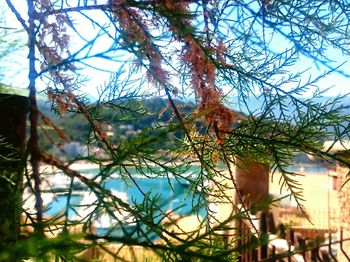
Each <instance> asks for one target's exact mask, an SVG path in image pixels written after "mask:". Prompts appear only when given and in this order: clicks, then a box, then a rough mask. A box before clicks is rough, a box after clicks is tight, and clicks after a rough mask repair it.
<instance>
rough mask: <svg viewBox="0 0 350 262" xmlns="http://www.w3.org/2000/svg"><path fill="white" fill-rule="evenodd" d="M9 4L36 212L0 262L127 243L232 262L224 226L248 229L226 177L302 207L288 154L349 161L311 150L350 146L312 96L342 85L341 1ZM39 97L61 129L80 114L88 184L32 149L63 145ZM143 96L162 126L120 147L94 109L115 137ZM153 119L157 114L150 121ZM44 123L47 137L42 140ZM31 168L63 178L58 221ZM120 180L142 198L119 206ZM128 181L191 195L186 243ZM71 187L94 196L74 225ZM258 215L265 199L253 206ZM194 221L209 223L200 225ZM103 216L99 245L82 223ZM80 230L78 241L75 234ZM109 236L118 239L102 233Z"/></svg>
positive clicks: (137, 113)
mask: <svg viewBox="0 0 350 262" xmlns="http://www.w3.org/2000/svg"><path fill="white" fill-rule="evenodd" d="M6 3H7V5H8V8H9V9H10V10H11V12H12V14H13V15H14V16H15V17H16V18H17V20H18V22H19V23H20V25H21V26H22V28H23V30H25V32H26V36H27V40H28V41H27V42H28V45H27V50H28V57H27V64H28V70H29V76H28V82H29V86H28V89H29V100H30V113H29V122H30V125H29V134H28V135H29V139H28V142H27V148H26V149H27V153H28V160H29V164H28V169H27V172H26V174H25V175H26V179H27V181H28V183H27V185H26V186H27V187H28V190H29V191H30V192H31V194H33V195H34V196H35V211H34V212H32V211H28V210H26V209H24V210H23V212H22V214H23V215H22V217H23V221H24V222H23V230H22V233H21V234H22V236H25V238H24V237H23V238H22V239H21V240H19V241H17V242H15V243H1V245H2V249H4V247H6V250H4V251H2V253H1V255H0V260H1V259H3V260H6V259H7V258H9V257H11V256H12V254H17V255H18V256H20V257H22V258H29V257H37V258H40V259H43V260H45V259H46V260H49V259H52V258H55V259H57V260H59V259H61V260H62V261H66V260H70V259H73V260H74V259H78V258H82V254H81V253H82V252H83V251H86V250H90V251H91V252H92V251H96V249H95V248H96V247H99V249H98V250H99V251H98V252H102V251H103V252H104V253H105V254H109V255H110V256H112V257H114V258H115V259H120V260H122V259H124V258H125V257H124V255H125V254H123V251H122V250H123V248H124V246H127V247H133V248H135V247H143V248H144V249H143V250H144V252H146V251H147V250H151V251H152V252H153V254H154V255H155V256H157V257H159V258H160V259H162V260H164V261H179V260H184V261H187V260H189V261H192V260H193V261H211V260H220V261H221V260H222V261H226V260H227V261H232V260H234V258H235V257H236V255H237V251H238V250H240V248H242V247H239V246H237V243H238V242H237V239H238V238H239V236H238V235H235V234H236V233H235V230H232V227H233V226H234V225H235V224H234V221H236V220H237V219H240V218H242V217H244V218H247V219H248V220H249V216H250V213H251V212H250V210H249V207H248V206H245V205H244V204H245V203H243V202H244V198H243V196H242V195H241V194H240V190H239V188H238V185H237V183H236V179H235V167H237V166H238V167H239V166H240V162H241V161H243V162H244V161H251V160H253V161H255V162H259V163H262V164H264V165H269V166H270V170H271V173H272V174H274V175H275V176H279V178H280V180H281V187H286V188H288V190H289V191H290V193H291V196H292V197H293V198H294V199H295V200H296V201H297V203H298V205H299V208H300V209H303V202H302V188H300V186H299V184H298V178H297V176H298V174H296V173H295V172H291V171H289V170H288V169H287V168H286V167H287V166H288V165H289V164H291V163H292V161H293V156H294V154H295V153H298V152H304V153H307V154H311V155H314V156H318V157H321V158H323V159H325V160H326V161H329V160H337V161H340V162H342V164H343V165H346V166H348V165H349V163H348V160H347V159H345V158H342V157H341V156H339V155H333V154H331V153H330V150H329V149H327V148H323V144H322V141H323V140H324V139H326V138H327V139H333V140H334V141H343V140H344V139H348V136H349V130H350V127H349V116H348V115H346V114H345V113H344V112H345V111H344V110H345V109H347V106H346V105H345V104H343V102H344V99H345V97H343V96H337V97H335V98H331V99H328V100H327V101H326V102H324V100H322V99H321V97H322V96H323V95H324V91H322V90H320V89H318V88H317V85H318V83H319V81H321V80H322V79H323V78H325V77H327V75H329V74H332V73H337V74H340V75H344V76H346V73H345V72H343V71H342V70H343V67H341V65H342V61H339V63H338V62H334V61H333V59H332V58H333V57H332V55H331V54H332V53H334V52H338V53H339V54H341V55H342V56H343V57H347V56H348V55H349V50H350V49H349V43H350V42H349V33H348V26H349V18H350V9H349V8H348V4H347V3H346V1H322V2H319V1H305V0H295V1H240V0H238V1H219V0H217V1H215V0H214V1H207V0H203V1H191V0H185V1H177V0H159V1H152V0H151V1H147V0H145V1H143V0H140V1H134V0H97V1H88V0H84V1H81V0H76V1H63V0H62V1H60V0H55V1H53V0H27V1H25V3H26V8H25V9H26V11H25V12H22V11H21V10H23V6H19V5H20V4H19V3H18V2H17V1H12V0H6ZM22 5H23V3H22ZM339 57H340V56H339ZM310 60H311V61H312V63H313V65H314V66H318V67H320V68H322V69H324V70H325V71H324V73H321V74H319V75H316V76H312V75H311V74H309V73H308V71H305V70H304V69H301V70H299V69H298V67H301V66H300V65H301V64H302V63H303V62H304V61H310ZM86 72H88V73H89V75H86ZM91 72H93V73H91ZM106 73H110V78H109V81H108V82H107V83H100V84H99V85H98V88H97V93H98V98H96V99H91V97H89V96H88V95H87V94H86V93H87V92H93V90H92V89H93V88H94V87H93V86H84V85H85V84H86V85H88V84H89V83H90V82H88V81H86V79H85V78H90V79H94V77H97V76H98V75H102V74H106ZM43 86H44V87H45V88H43ZM38 92H41V93H45V94H46V97H47V101H49V103H50V105H51V106H52V110H53V111H55V112H56V113H57V114H58V115H59V116H60V117H62V118H65V117H70V116H71V115H72V114H73V115H80V116H83V117H84V119H85V121H86V123H88V126H89V135H88V136H87V137H86V141H87V145H88V151H89V152H90V154H89V155H88V157H84V160H85V161H89V162H91V163H95V164H96V163H97V164H98V165H99V170H98V175H97V176H96V177H93V178H91V177H89V176H86V175H84V174H83V173H80V172H79V171H78V170H76V169H74V168H72V165H71V164H72V162H75V160H81V158H79V157H78V158H77V159H75V160H73V161H72V162H69V163H67V162H65V161H62V160H61V159H60V158H58V157H56V156H54V155H52V154H48V153H47V152H45V151H44V150H43V149H42V148H41V146H40V139H42V136H47V137H49V139H50V141H52V143H53V144H54V145H56V146H57V147H58V148H59V145H60V144H61V142H62V143H63V142H65V141H68V140H69V137H67V136H66V135H65V134H64V132H63V131H62V130H61V129H60V128H59V127H58V126H56V125H55V123H53V122H52V121H51V120H50V119H49V118H48V117H47V116H45V115H44V114H43V113H42V112H40V110H39V108H38V102H37V97H38ZM233 95H234V96H237V97H238V100H237V101H236V102H232V101H233V100H232V96H233ZM154 96H162V97H165V98H166V99H167V101H168V105H167V108H170V109H171V110H172V116H171V117H170V118H169V119H167V121H158V122H156V123H154V124H153V125H152V126H150V127H149V128H146V129H145V130H142V131H141V132H140V133H136V132H135V133H134V134H132V135H131V136H130V137H128V138H126V139H121V140H119V141H118V142H115V141H114V140H112V139H111V138H110V136H109V135H108V132H107V131H108V130H107V129H108V128H107V127H108V126H109V123H108V122H107V121H106V119H104V115H103V113H102V112H103V110H105V109H108V110H110V111H111V110H112V111H113V112H115V116H116V122H117V123H119V125H115V126H113V128H115V129H118V128H121V127H122V125H123V124H124V123H125V121H132V120H133V119H142V118H143V117H146V116H147V115H148V114H150V112H147V111H146V110H145V108H143V107H142V105H141V103H140V99H143V98H150V97H154ZM188 97H193V99H194V101H195V104H196V108H195V110H193V111H191V112H190V113H188V111H186V110H183V108H182V107H181V106H179V102H178V99H180V100H181V99H182V100H183V99H186V98H188ZM253 98H258V100H259V101H260V102H261V103H260V105H259V106H258V108H251V105H250V101H251V100H252V99H253ZM240 111H243V112H244V114H242V113H240ZM164 112H165V110H164V111H162V112H158V116H159V119H160V118H161V115H162V114H163V113H164ZM44 125H45V126H46V127H47V126H49V127H50V128H51V129H52V130H54V131H55V134H51V133H48V132H46V130H45V128H43V126H44ZM175 134H177V135H175ZM178 134H180V135H178ZM96 147H98V148H100V149H101V150H102V151H103V154H101V155H100V156H99V157H97V156H96V155H94V154H93V150H94V149H95V148H96ZM43 164H46V165H50V166H54V167H56V168H57V170H60V172H62V173H64V176H65V177H67V178H69V179H71V186H70V187H69V188H68V191H67V195H68V196H67V203H66V205H65V206H66V207H65V212H63V213H61V214H60V215H58V216H55V217H51V218H49V217H47V216H46V215H45V212H46V211H47V210H46V209H45V205H44V200H45V199H44V198H43V195H44V193H45V192H44V187H45V185H44V182H43V181H45V179H46V178H47V175H46V174H45V172H43V170H42V169H41V165H43ZM193 166H196V167H197V168H196V170H195V171H192V169H191V168H192V167H193ZM243 166H244V165H243ZM189 173H190V174H191V175H188V174H189ZM116 174H117V175H118V176H119V177H121V178H122V179H123V181H124V183H125V184H126V185H132V186H134V187H136V189H137V191H138V194H141V195H142V200H141V201H140V200H137V199H135V198H132V197H133V196H130V199H129V201H125V199H123V197H121V195H118V194H115V193H113V190H110V188H108V187H106V184H107V182H106V181H109V180H110V179H112V178H113V175H116ZM138 175H141V176H143V177H147V179H148V180H149V181H152V179H155V178H154V176H155V177H158V178H159V177H160V178H164V179H166V178H167V181H168V183H169V186H170V188H171V189H172V190H174V191H175V188H174V186H175V185H178V184H181V183H182V184H189V185H190V186H189V188H188V191H187V193H186V196H187V198H189V199H191V202H192V207H191V212H190V213H189V214H188V215H191V214H193V215H194V216H195V217H198V219H197V220H198V223H197V224H198V227H197V228H196V229H195V230H194V231H191V232H188V231H187V230H186V229H184V228H182V227H181V226H180V225H181V217H178V216H176V215H175V213H176V212H175V211H173V210H167V209H166V207H167V205H166V204H165V202H167V200H164V198H165V196H164V195H163V196H160V195H155V194H152V192H145V191H144V190H143V188H142V185H140V184H139V183H138V180H137V179H136V178H137V176H138ZM75 181H79V183H81V184H82V185H83V186H84V188H85V190H86V191H88V192H89V194H90V195H91V196H92V198H93V201H92V202H90V203H89V207H85V209H87V210H89V212H88V214H87V215H86V216H85V217H80V218H79V219H72V216H71V215H70V214H71V213H72V212H74V210H75V209H78V207H77V206H76V205H75V204H74V203H73V202H72V201H73V200H72V199H73V193H74V189H73V185H74V182H75ZM174 183H175V184H174ZM198 192H199V193H198ZM130 200H132V201H130ZM269 204H270V202H269V200H266V201H265V202H264V203H263V204H262V205H261V207H260V206H259V207H254V208H258V209H259V208H260V209H265V208H266V207H267V206H268V205H269ZM218 206H225V207H230V208H229V210H228V215H227V216H224V217H220V214H218V213H216V212H215V209H216V208H217V207H218ZM81 208H83V207H80V209H81ZM201 210H204V214H205V215H203V216H201V215H200V214H202V213H201V212H202V211H201ZM255 211H256V210H255ZM117 213H119V214H124V217H123V218H122V219H121V218H120V216H118V215H117ZM104 214H108V215H109V217H110V218H112V219H113V221H114V222H113V225H112V226H111V228H110V231H108V232H107V233H106V234H104V233H100V232H96V230H95V229H96V228H95V227H94V225H95V224H96V223H95V222H96V221H97V220H98V219H99V218H101V217H102V216H103V215H104ZM197 220H196V221H197ZM250 222H251V224H252V227H253V228H254V224H253V223H252V221H250ZM131 225H133V226H134V228H133V229H132V230H131V231H130V227H129V226H131ZM77 228H79V234H77V233H74V230H77ZM80 229H81V230H80ZM117 229H121V230H122V234H121V235H116V234H114V231H113V230H117ZM225 232H226V233H225ZM227 232H228V233H227ZM257 233H259V232H257ZM225 234H226V235H225ZM227 234H229V236H227ZM222 239H226V241H227V243H226V244H223V242H222ZM258 239H259V240H260V242H259V241H258V242H257V243H256V244H257V245H259V243H262V242H263V241H264V239H266V238H265V236H262V235H260V234H258ZM111 243H114V244H115V245H114V247H115V246H116V245H117V246H118V245H119V246H118V249H113V247H112V246H111V245H109V244H111ZM133 250H135V249H133ZM95 253H96V252H95ZM145 254H146V253H145ZM95 255H96V254H95ZM100 255H101V254H100ZM136 256H137V254H136V253H135V254H134V257H131V258H130V260H135V259H136V258H137V257H136Z"/></svg>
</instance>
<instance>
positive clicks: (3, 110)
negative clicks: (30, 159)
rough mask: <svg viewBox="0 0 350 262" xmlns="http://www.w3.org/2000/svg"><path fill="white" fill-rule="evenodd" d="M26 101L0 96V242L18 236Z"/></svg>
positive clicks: (14, 238)
mask: <svg viewBox="0 0 350 262" xmlns="http://www.w3.org/2000/svg"><path fill="white" fill-rule="evenodd" d="M27 111H28V99H27V98H26V97H24V96H19V95H9V94H0V243H1V245H0V246H2V245H4V246H6V245H8V244H10V243H11V242H14V241H16V239H17V238H18V236H19V229H20V228H19V226H20V214H21V206H22V190H21V189H22V179H23V168H24V164H25V157H24V145H25V133H26V127H25V126H26V116H27Z"/></svg>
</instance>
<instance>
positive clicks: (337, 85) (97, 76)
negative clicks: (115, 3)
mask: <svg viewBox="0 0 350 262" xmlns="http://www.w3.org/2000/svg"><path fill="white" fill-rule="evenodd" d="M13 2H14V4H15V5H16V7H17V8H18V9H19V10H20V12H21V14H23V15H24V16H26V6H25V5H23V3H25V1H13ZM3 4H5V3H2V4H0V5H3ZM96 17H97V18H101V19H102V16H98V15H96ZM6 19H7V22H8V23H9V24H11V27H15V28H20V25H19V24H18V22H17V21H16V19H15V17H14V15H13V14H12V13H11V12H9V11H6ZM76 26H77V28H78V29H79V32H80V33H81V34H82V35H83V36H84V37H85V38H87V39H89V38H90V39H93V38H94V37H95V34H96V33H97V31H96V30H95V29H94V28H93V27H92V26H91V25H87V24H86V23H85V24H81V23H79V18H77V20H76ZM16 37H18V34H16ZM23 38H24V40H23V41H24V43H25V34H24V33H23ZM73 42H74V45H73V46H74V47H76V49H78V48H79V47H80V46H81V45H82V44H83V42H82V41H81V40H79V39H73ZM109 45H110V42H109V40H108V39H107V38H101V39H99V40H98V41H97V42H96V44H95V45H94V50H95V52H100V51H102V50H105V49H107V48H108V47H109ZM278 48H279V47H278V46H276V49H278ZM281 48H283V45H281ZM26 52H27V50H26V49H25V48H24V49H23V50H21V51H19V52H16V53H15V54H12V55H11V57H10V58H8V59H7V60H6V61H7V63H6V65H5V67H6V68H7V69H8V70H9V71H8V72H10V73H9V74H8V75H9V77H7V79H5V80H4V82H5V83H7V84H11V85H13V86H18V87H25V86H27V83H28V80H27V71H26V68H27V60H26V56H27V53H26ZM329 56H330V57H332V59H333V60H334V61H335V63H334V66H336V65H338V64H341V63H343V62H345V64H344V65H343V66H342V67H341V70H343V71H344V72H345V74H349V75H350V64H349V62H347V58H346V57H344V56H342V55H341V54H340V53H339V52H336V51H335V50H330V51H329ZM126 57H127V56H125V57H124V58H123V57H120V59H121V60H123V59H125V58H126ZM86 63H87V64H90V65H92V66H96V67H100V68H103V69H105V70H106V71H97V70H94V69H92V68H87V67H84V66H83V65H79V68H80V72H81V73H82V75H83V76H84V78H85V79H86V82H85V84H84V87H83V88H82V89H83V91H84V92H87V93H90V94H91V95H93V96H96V95H97V91H96V90H97V88H98V87H99V86H101V85H103V84H104V83H107V82H108V80H109V77H110V72H108V71H109V70H110V71H113V70H114V69H117V68H119V66H120V64H118V63H116V62H111V61H108V60H106V59H100V58H93V59H89V60H87V61H86ZM290 69H291V72H293V71H295V72H297V71H300V70H305V69H309V70H308V71H307V73H306V74H305V76H304V80H303V81H307V79H308V76H310V77H311V78H312V77H317V76H318V75H320V74H322V73H323V72H325V71H326V70H327V68H325V67H324V66H322V65H317V64H315V63H314V61H312V60H311V59H309V58H306V57H302V58H301V59H300V60H299V61H298V62H297V63H296V64H295V65H294V66H293V67H291V68H290ZM318 87H319V88H320V89H324V88H331V89H330V91H329V92H328V93H327V95H329V96H335V95H337V94H345V93H348V92H350V77H346V76H344V75H342V74H341V73H338V72H334V73H332V74H330V75H328V76H327V77H326V78H324V79H322V80H320V81H319V83H318Z"/></svg>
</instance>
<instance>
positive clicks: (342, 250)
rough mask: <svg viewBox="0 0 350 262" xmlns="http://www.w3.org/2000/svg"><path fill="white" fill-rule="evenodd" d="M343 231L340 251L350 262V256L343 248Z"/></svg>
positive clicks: (341, 231) (341, 232)
mask: <svg viewBox="0 0 350 262" xmlns="http://www.w3.org/2000/svg"><path fill="white" fill-rule="evenodd" d="M343 233H344V232H343V229H341V230H340V250H341V252H342V253H343V255H344V256H345V257H346V258H347V260H348V261H350V258H349V256H348V254H347V253H346V252H345V250H344V247H343V242H344V238H343Z"/></svg>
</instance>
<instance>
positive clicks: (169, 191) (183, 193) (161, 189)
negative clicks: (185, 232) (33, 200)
mask: <svg viewBox="0 0 350 262" xmlns="http://www.w3.org/2000/svg"><path fill="white" fill-rule="evenodd" d="M134 180H135V182H136V183H137V185H138V186H139V188H140V189H141V190H142V192H141V191H140V190H139V188H138V187H137V186H136V185H135V184H133V183H130V182H129V183H125V181H123V180H122V179H121V178H109V179H107V180H106V181H104V182H103V185H104V187H105V188H106V189H109V190H116V191H118V192H124V193H126V194H127V196H128V203H129V204H133V203H142V202H143V201H144V194H146V193H149V194H150V197H155V196H158V200H157V205H158V206H159V207H160V208H161V209H162V210H164V211H167V210H174V214H176V215H189V214H193V212H192V210H193V205H194V203H197V201H198V199H199V193H196V192H194V193H193V192H192V193H191V194H188V187H187V186H186V185H184V184H182V183H180V182H179V181H178V180H176V179H175V178H167V177H164V178H163V177H157V178H146V177H137V178H134ZM82 198H83V197H82V195H79V194H75V193H74V192H73V194H72V195H71V197H70V205H71V206H73V207H74V206H78V205H79V203H80V202H81V200H82ZM66 206H67V195H66V194H58V195H56V196H55V198H54V200H53V201H52V202H51V203H50V204H49V206H48V208H47V210H46V212H45V214H46V215H48V216H56V215H59V214H63V212H65V209H66ZM196 214H198V215H200V216H202V217H204V216H205V209H204V208H201V209H199V211H198V212H197V213H196ZM74 215H75V212H74V211H73V208H70V209H69V211H68V217H69V218H72V217H73V216H74Z"/></svg>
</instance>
